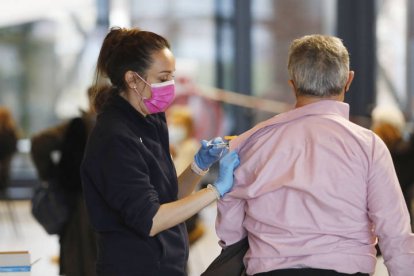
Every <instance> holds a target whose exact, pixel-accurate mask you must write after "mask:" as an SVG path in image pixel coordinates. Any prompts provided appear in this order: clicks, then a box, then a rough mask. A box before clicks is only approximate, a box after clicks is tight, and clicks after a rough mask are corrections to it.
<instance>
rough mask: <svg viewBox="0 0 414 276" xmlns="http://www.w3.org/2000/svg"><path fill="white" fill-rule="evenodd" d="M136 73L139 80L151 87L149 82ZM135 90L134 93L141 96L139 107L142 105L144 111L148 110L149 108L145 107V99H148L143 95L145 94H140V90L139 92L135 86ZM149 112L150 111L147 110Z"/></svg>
mask: <svg viewBox="0 0 414 276" xmlns="http://www.w3.org/2000/svg"><path fill="white" fill-rule="evenodd" d="M134 73H135V75H137V77H138V78H140V79H141V80H142V81H143V82H144V83H145V84H146V85H148V86H151V85H150V84H149V83H148V82H146V81H145V80H144V79H143V78H142V77H141V76H140V75H139V74H138V73H136V72H134ZM133 89H134V91H135V92H136V93H137V94H138V95H139V96H140V99H139V105H140V107H141V108H142V109H143V110H147V107H146V106H145V103H144V100H145V99H147V98H146V97H144V96H143V95H142V94H143V93H140V92H138V90H137V87H136V86H134V87H133ZM143 89H145V87H144V88H143ZM147 111H148V110H147Z"/></svg>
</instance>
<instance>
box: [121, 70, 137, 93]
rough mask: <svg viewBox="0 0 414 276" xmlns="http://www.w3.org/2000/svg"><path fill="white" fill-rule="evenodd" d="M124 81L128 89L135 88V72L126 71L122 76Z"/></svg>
mask: <svg viewBox="0 0 414 276" xmlns="http://www.w3.org/2000/svg"><path fill="white" fill-rule="evenodd" d="M124 81H125V83H126V85H127V86H128V88H130V89H135V88H137V80H136V77H135V72H133V71H126V72H125V75H124Z"/></svg>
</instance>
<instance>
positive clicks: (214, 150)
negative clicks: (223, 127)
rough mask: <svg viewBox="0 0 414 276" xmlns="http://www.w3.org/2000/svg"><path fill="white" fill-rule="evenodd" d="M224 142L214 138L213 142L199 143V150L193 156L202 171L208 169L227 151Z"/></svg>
mask: <svg viewBox="0 0 414 276" xmlns="http://www.w3.org/2000/svg"><path fill="white" fill-rule="evenodd" d="M224 144H225V142H224V141H223V139H222V138H221V137H216V138H214V139H213V140H210V141H206V140H202V141H201V148H200V149H199V150H198V152H197V153H196V155H195V156H194V161H195V162H196V164H197V166H198V167H199V168H200V169H202V170H203V171H205V170H207V169H208V168H210V166H211V165H213V163H214V162H216V161H217V160H219V159H220V158H221V156H223V155H225V154H226V153H227V152H228V151H229V149H228V148H227V146H225V145H224Z"/></svg>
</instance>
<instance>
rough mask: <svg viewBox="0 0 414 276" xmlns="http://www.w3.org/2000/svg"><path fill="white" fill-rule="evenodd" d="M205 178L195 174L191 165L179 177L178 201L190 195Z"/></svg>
mask: <svg viewBox="0 0 414 276" xmlns="http://www.w3.org/2000/svg"><path fill="white" fill-rule="evenodd" d="M202 177H203V176H202V175H199V174H197V173H195V172H194V171H193V170H192V169H191V165H189V166H188V167H187V168H186V169H185V170H184V171H183V172H182V173H181V174H180V176H179V177H178V199H181V198H184V197H186V196H188V195H190V194H191V193H192V192H193V191H194V188H195V186H196V185H197V183H199V182H200V180H201V178H202Z"/></svg>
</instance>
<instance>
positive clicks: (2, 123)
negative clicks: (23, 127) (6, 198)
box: [0, 106, 17, 194]
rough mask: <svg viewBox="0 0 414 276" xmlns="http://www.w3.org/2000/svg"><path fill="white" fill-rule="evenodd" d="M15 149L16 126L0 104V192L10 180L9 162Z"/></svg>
mask: <svg viewBox="0 0 414 276" xmlns="http://www.w3.org/2000/svg"><path fill="white" fill-rule="evenodd" d="M16 149H17V127H16V124H15V122H14V120H13V117H12V114H11V112H10V111H9V109H8V108H6V107H2V106H0V194H2V193H4V192H5V191H6V189H7V186H8V185H9V181H10V164H11V160H12V157H13V155H14V153H15V152H16Z"/></svg>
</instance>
